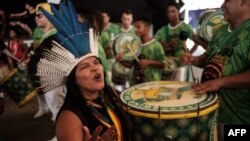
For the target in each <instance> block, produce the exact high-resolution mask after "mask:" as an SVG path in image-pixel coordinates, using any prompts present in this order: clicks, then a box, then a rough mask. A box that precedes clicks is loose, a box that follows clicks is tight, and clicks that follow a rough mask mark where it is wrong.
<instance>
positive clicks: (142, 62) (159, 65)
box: [139, 59, 165, 69]
mask: <svg viewBox="0 0 250 141" xmlns="http://www.w3.org/2000/svg"><path fill="white" fill-rule="evenodd" d="M139 64H140V66H141V68H145V67H147V66H149V65H150V66H152V67H156V68H160V69H163V68H164V67H165V65H164V63H162V62H160V61H156V60H146V59H142V60H140V63H139Z"/></svg>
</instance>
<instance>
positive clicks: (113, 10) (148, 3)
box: [0, 0, 183, 31]
mask: <svg viewBox="0 0 250 141" xmlns="http://www.w3.org/2000/svg"><path fill="white" fill-rule="evenodd" d="M63 1H64V0H63ZM169 1H172V0H72V2H73V4H74V5H75V7H76V9H98V10H105V11H107V12H109V13H110V15H111V21H112V22H120V17H121V13H122V11H124V10H125V9H131V10H132V12H133V14H134V19H136V18H137V17H140V16H147V17H149V18H150V19H151V20H152V22H153V25H154V31H155V30H156V29H158V28H160V27H161V26H162V25H165V24H166V23H167V20H166V16H165V5H166V3H167V2H169ZM26 2H28V3H30V4H32V5H34V6H35V5H36V4H38V3H40V2H46V0H0V8H1V9H3V10H4V11H5V12H6V13H7V14H8V13H10V12H11V13H18V12H22V11H24V4H25V3H26ZM182 4H183V3H181V4H180V5H182Z"/></svg>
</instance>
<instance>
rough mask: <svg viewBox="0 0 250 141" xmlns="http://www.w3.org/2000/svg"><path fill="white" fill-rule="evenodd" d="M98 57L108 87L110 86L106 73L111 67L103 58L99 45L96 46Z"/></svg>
mask: <svg viewBox="0 0 250 141" xmlns="http://www.w3.org/2000/svg"><path fill="white" fill-rule="evenodd" d="M98 57H99V58H100V59H101V62H102V65H103V69H104V72H105V75H106V77H105V81H106V83H107V84H108V85H110V80H109V78H108V72H109V71H111V67H110V64H109V62H108V60H107V58H106V56H105V52H104V50H103V47H102V46H101V44H98Z"/></svg>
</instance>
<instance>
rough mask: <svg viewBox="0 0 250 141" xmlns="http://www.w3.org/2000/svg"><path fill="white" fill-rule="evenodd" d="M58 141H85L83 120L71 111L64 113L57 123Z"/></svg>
mask: <svg viewBox="0 0 250 141" xmlns="http://www.w3.org/2000/svg"><path fill="white" fill-rule="evenodd" d="M56 137H57V139H58V141H83V125H82V122H81V120H80V119H79V118H78V117H77V116H76V115H75V114H74V113H73V112H71V111H63V112H62V113H60V115H59V116H58V119H57V121H56Z"/></svg>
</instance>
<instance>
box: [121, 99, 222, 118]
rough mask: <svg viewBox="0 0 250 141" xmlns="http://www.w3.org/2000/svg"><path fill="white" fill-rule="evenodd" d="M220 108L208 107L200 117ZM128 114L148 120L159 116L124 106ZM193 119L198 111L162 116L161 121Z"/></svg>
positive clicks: (217, 105)
mask: <svg viewBox="0 0 250 141" xmlns="http://www.w3.org/2000/svg"><path fill="white" fill-rule="evenodd" d="M218 107H219V103H218V102H216V103H215V104H213V105H211V106H210V107H207V108H205V109H202V110H201V111H199V116H203V115H207V114H209V113H211V112H213V111H214V110H216V109H217V108H218ZM123 108H124V109H125V110H127V112H129V113H130V114H132V115H134V116H140V117H148V118H153V119H158V118H159V115H158V113H152V112H151V113H145V112H143V111H136V109H130V108H131V107H129V106H127V105H126V106H123ZM192 117H197V111H193V112H185V113H184V112H183V113H178V112H169V113H165V114H163V115H161V119H181V118H192Z"/></svg>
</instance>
